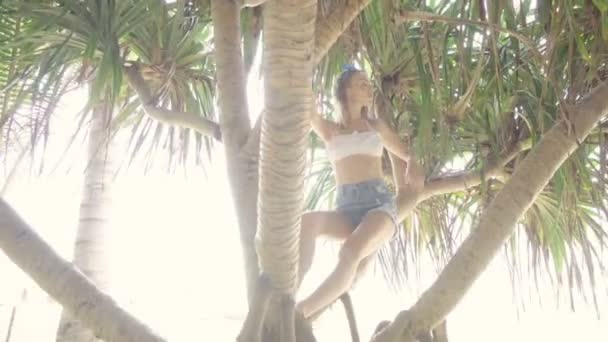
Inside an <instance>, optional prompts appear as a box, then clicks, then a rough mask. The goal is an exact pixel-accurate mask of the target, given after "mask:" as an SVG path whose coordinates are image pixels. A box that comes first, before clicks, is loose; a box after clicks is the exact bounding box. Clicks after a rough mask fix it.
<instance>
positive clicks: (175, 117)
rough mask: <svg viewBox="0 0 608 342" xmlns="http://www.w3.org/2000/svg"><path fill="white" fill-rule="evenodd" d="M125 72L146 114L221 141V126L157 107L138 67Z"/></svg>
mask: <svg viewBox="0 0 608 342" xmlns="http://www.w3.org/2000/svg"><path fill="white" fill-rule="evenodd" d="M124 70H125V75H126V76H127V81H128V82H129V86H131V88H133V90H134V91H135V93H137V96H138V97H139V100H140V102H141V104H142V106H143V108H144V111H145V112H146V114H148V115H149V116H151V117H152V118H154V119H156V120H158V121H160V122H162V123H165V124H167V125H176V126H180V127H184V128H190V129H193V130H195V131H197V132H199V133H200V134H203V135H207V136H211V137H213V138H215V139H217V140H218V141H221V139H222V136H221V132H220V126H219V125H218V124H217V123H215V122H213V121H211V120H208V119H205V118H204V117H202V116H200V115H198V114H195V113H187V112H178V111H174V110H169V109H164V108H159V107H157V106H156V105H155V103H154V97H153V96H152V93H151V91H150V89H149V88H148V86H147V85H146V82H145V81H144V79H143V78H142V77H141V74H140V73H139V71H138V70H137V66H136V65H135V64H133V65H131V66H126V67H124Z"/></svg>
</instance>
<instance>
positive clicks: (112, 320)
mask: <svg viewBox="0 0 608 342" xmlns="http://www.w3.org/2000/svg"><path fill="white" fill-rule="evenodd" d="M0 249H2V250H3V251H4V252H5V253H6V255H7V256H8V257H9V259H11V260H12V261H13V262H14V263H15V264H16V265H17V266H18V267H19V268H21V269H22V270H23V271H24V272H25V273H27V274H28V275H29V276H30V277H31V278H32V279H33V280H34V281H35V282H36V284H38V285H39V286H40V287H41V288H42V289H43V290H44V291H45V292H47V293H48V294H49V295H51V297H53V299H55V300H56V301H57V302H59V303H60V304H61V305H62V306H63V307H64V308H65V309H67V310H68V311H69V312H70V313H71V314H73V316H74V317H78V319H79V320H80V321H81V322H82V323H83V325H84V326H85V327H86V328H88V329H90V330H91V331H93V332H94V335H93V336H95V337H97V338H100V339H103V340H105V341H114V342H131V341H146V342H161V341H165V340H164V339H163V338H161V337H159V336H158V335H156V334H155V333H154V332H152V331H151V330H150V329H149V328H148V327H147V326H145V325H144V324H143V323H141V322H139V321H138V320H137V319H136V318H135V317H133V316H131V315H130V314H129V313H128V312H126V311H125V310H123V309H122V308H120V307H119V306H118V305H117V304H116V303H115V302H114V301H113V300H112V298H110V297H109V296H107V295H106V294H104V293H103V292H101V291H100V290H99V289H97V288H96V287H95V285H94V284H93V283H92V282H91V281H90V280H89V279H87V278H86V277H85V276H84V275H83V274H82V273H81V272H80V271H79V270H78V269H77V268H76V267H74V266H73V265H72V264H71V263H69V262H67V261H65V260H64V259H62V258H61V257H60V256H59V255H58V254H57V253H56V252H55V251H54V250H53V249H52V248H51V247H50V246H49V245H48V244H46V243H45V242H44V241H43V240H42V238H40V236H38V234H36V232H34V231H33V230H32V228H30V227H29V226H28V225H27V223H25V222H24V221H23V219H21V217H19V215H18V214H17V213H16V212H15V211H14V210H13V209H12V208H11V207H10V206H9V205H8V203H6V202H5V201H4V200H3V199H1V198H0Z"/></svg>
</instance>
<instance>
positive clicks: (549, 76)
mask: <svg viewBox="0 0 608 342" xmlns="http://www.w3.org/2000/svg"><path fill="white" fill-rule="evenodd" d="M486 5H487V8H486ZM602 6H603V5H601V2H590V1H578V0H560V1H541V2H535V1H531V0H524V1H518V2H511V1H506V2H505V1H500V2H477V1H473V2H471V1H464V0H457V1H426V2H420V1H410V0H401V1H373V2H372V3H371V4H370V5H369V6H368V7H367V8H366V9H365V10H364V11H363V13H362V14H361V15H360V16H359V18H358V21H357V25H359V31H360V32H361V39H362V42H363V48H362V49H361V51H359V53H358V57H357V58H359V59H360V64H361V65H363V66H364V67H366V68H368V70H369V71H370V75H371V77H372V80H373V82H374V83H375V84H376V85H377V89H378V92H379V94H378V96H377V98H378V99H379V101H382V106H379V108H382V110H383V111H384V112H383V113H379V114H380V115H383V116H384V117H385V118H386V119H388V120H389V121H390V122H391V123H392V124H393V126H394V127H396V128H397V129H398V130H399V133H400V134H401V135H403V136H409V137H411V138H412V139H413V142H414V145H413V146H412V147H413V150H414V153H415V155H416V156H417V158H418V159H419V161H420V162H421V163H422V164H423V166H424V169H425V170H426V175H427V177H429V178H433V177H440V176H441V175H443V174H445V173H446V172H450V171H451V170H453V169H454V168H455V169H457V170H480V169H481V170H483V167H484V166H485V165H486V164H487V162H488V159H489V158H490V156H492V155H496V154H499V153H500V152H501V151H504V150H505V149H508V148H509V146H512V145H513V144H516V143H518V142H521V141H531V143H532V145H534V144H535V143H536V142H537V141H538V140H539V139H540V137H541V136H542V135H543V134H544V132H545V131H546V130H547V129H549V128H550V127H551V126H552V125H553V124H554V123H555V122H557V121H558V120H561V119H563V118H564V117H568V115H569V113H568V110H569V108H571V107H569V106H570V105H572V104H574V103H575V102H576V101H577V100H578V99H580V98H581V97H582V96H584V95H585V94H586V93H587V92H588V91H589V89H591V88H593V87H594V86H595V85H597V84H598V83H599V82H602V81H604V80H606V79H607V78H608V77H607V76H608V73H607V69H606V65H608V64H607V62H608V58H607V57H608V54H607V52H608V44H607V42H608V41H607V40H606V39H605V38H604V37H606V32H608V30H607V29H606V28H607V27H608V26H607V25H606V23H608V21H607V20H606V15H607V11H608V9H607V8H604V7H605V6H604V7H602ZM556 8H560V9H561V8H564V9H566V8H567V10H555V9H556ZM402 15H403V16H405V17H406V18H408V19H406V20H405V22H403V23H401V22H402V21H403V20H400V18H401V17H400V16H402ZM346 56H347V53H346V51H344V49H342V47H341V46H339V45H336V46H334V47H333V48H332V49H331V50H330V51H329V54H328V55H327V57H326V58H325V59H323V61H322V63H321V64H320V65H319V67H318V69H317V74H316V80H317V82H316V84H317V86H318V88H319V91H321V92H322V94H321V95H320V96H321V97H323V98H328V97H329V96H330V94H331V93H330V91H331V90H332V88H333V84H334V82H335V77H336V76H337V75H338V74H339V73H340V71H341V70H340V66H341V64H342V63H343V62H344V61H347V60H348V58H347V57H346ZM465 95H466V96H465ZM328 107H329V109H328V112H332V111H333V108H332V107H331V106H328ZM455 109H456V110H455ZM607 126H608V125H606V123H605V122H604V123H602V124H601V125H600V127H599V128H597V129H596V130H594V132H592V134H591V135H590V136H589V138H588V139H586V141H584V142H581V147H580V148H579V149H578V150H577V152H576V153H575V154H574V155H573V156H572V157H571V158H570V159H569V160H568V162H566V163H565V164H564V165H563V167H562V168H560V170H559V172H558V173H557V174H556V176H555V177H554V178H553V179H552V180H551V182H550V183H549V185H548V186H547V188H546V189H545V192H544V193H543V195H542V196H541V197H540V198H539V199H538V201H537V202H536V203H535V204H534V205H533V206H532V207H531V208H530V210H529V211H528V212H527V213H526V215H525V216H524V217H523V218H522V220H521V223H520V225H521V229H520V230H519V231H518V233H517V234H515V235H514V236H513V238H512V239H511V241H510V242H509V244H508V245H507V246H506V247H505V255H506V258H507V260H508V263H509V265H510V267H511V270H512V276H513V281H514V284H515V285H516V286H518V287H526V286H527V284H532V283H533V282H527V280H529V279H543V281H544V280H546V279H547V278H549V281H551V279H553V280H552V281H553V282H554V284H555V288H556V289H561V290H564V289H566V290H567V292H569V293H570V297H571V298H573V299H572V301H574V298H576V297H577V296H576V295H577V294H580V295H581V296H582V297H585V296H586V298H587V299H589V300H590V301H593V298H594V296H595V295H596V292H597V291H603V290H604V289H602V288H601V284H603V283H606V282H605V280H606V273H605V268H606V262H605V260H604V259H605V258H604V259H602V254H601V250H602V248H604V245H605V243H606V238H605V235H606V232H607V230H606V228H605V222H606V219H607V218H608V210H607V208H606V200H605V199H606V198H608V197H607V193H606V191H607V190H606V189H607V187H606V184H607V179H606V170H607V168H608V163H607V160H608V158H607V155H608V147H607V146H608V143H607V142H606V141H607V138H608V135H607V134H606V127H607ZM525 155H526V152H522V153H520V154H519V155H517V156H516V157H515V158H514V159H513V160H511V161H510V162H509V163H508V164H507V165H506V166H505V169H504V172H505V173H506V175H508V174H509V173H511V172H513V171H514V170H515V169H516V168H517V166H518V164H519V162H520V161H521V160H522V159H523V158H524V157H525ZM316 177H317V178H316V180H315V179H313V178H311V179H310V184H311V185H310V189H312V190H311V192H310V195H309V202H308V204H309V206H310V207H313V204H314V203H315V200H317V201H318V199H320V198H323V197H322V194H320V193H319V192H320V191H322V189H325V188H326V189H327V191H334V190H333V189H334V188H332V187H325V186H324V185H323V184H325V183H326V182H327V180H326V178H325V174H318V175H316ZM501 188H502V183H501V182H500V181H498V180H491V181H487V182H483V183H482V184H481V185H480V186H478V187H477V188H475V189H473V190H469V191H467V192H457V193H452V194H447V195H442V196H436V197H434V198H431V199H429V200H426V201H425V202H423V203H421V204H420V205H418V207H417V208H416V210H415V211H414V212H413V213H412V215H411V216H410V217H409V218H408V219H406V221H405V222H403V229H402V231H401V232H400V235H399V236H398V238H397V239H395V240H394V241H392V242H391V244H390V245H389V246H387V247H386V248H385V249H384V250H383V251H382V253H381V254H380V259H379V260H380V264H381V266H382V268H383V271H384V274H385V276H386V277H387V279H388V280H389V281H390V282H391V284H393V285H394V286H401V285H404V284H406V283H409V282H411V281H413V280H415V279H416V278H417V277H416V275H417V269H419V268H420V267H421V265H422V264H424V263H426V262H431V263H433V264H434V265H435V267H436V268H437V269H441V268H442V267H443V266H444V265H445V262H446V261H447V260H449V258H450V256H451V253H452V252H453V251H454V250H455V248H456V247H457V246H458V245H459V243H460V242H461V241H462V239H463V238H464V236H466V234H468V227H470V226H471V225H472V224H473V223H474V222H475V221H476V220H477V219H478V218H479V215H480V213H481V212H482V211H483V209H484V208H485V207H486V206H487V205H488V204H489V203H490V202H491V201H492V198H493V196H494V195H495V194H496V193H497V192H498V191H500V189H501ZM528 256H529V258H530V259H528ZM543 275H546V276H545V277H543ZM516 279H523V280H522V281H523V282H515V280H516ZM602 279H603V280H604V281H603V282H602V281H600V280H602ZM589 290H591V291H589ZM515 292H517V293H523V291H515ZM562 292H564V291H562ZM597 293H599V292H597Z"/></svg>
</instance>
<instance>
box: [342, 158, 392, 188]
mask: <svg viewBox="0 0 608 342" xmlns="http://www.w3.org/2000/svg"><path fill="white" fill-rule="evenodd" d="M334 173H335V176H336V183H337V184H338V185H342V184H355V183H360V182H364V181H366V180H370V179H374V178H383V174H382V161H381V159H380V158H378V157H372V156H367V155H355V156H350V157H346V158H344V159H340V160H338V161H336V162H335V163H334Z"/></svg>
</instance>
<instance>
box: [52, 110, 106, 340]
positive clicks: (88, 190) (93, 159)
mask: <svg viewBox="0 0 608 342" xmlns="http://www.w3.org/2000/svg"><path fill="white" fill-rule="evenodd" d="M110 117H111V108H109V106H108V105H107V103H102V104H100V105H98V106H97V107H95V108H94V110H93V115H92V120H91V121H92V123H91V131H90V133H89V143H88V144H89V146H88V163H87V165H86V171H85V180H84V191H83V197H82V201H81V203H80V218H79V222H78V231H77V233H76V234H77V235H76V243H75V247H74V260H73V262H74V264H75V265H76V267H78V268H79V269H80V270H81V271H82V272H83V273H84V274H85V275H86V276H87V278H89V279H90V280H91V281H92V282H93V283H94V284H95V286H96V287H97V288H99V289H100V290H102V291H106V290H108V285H109V284H108V281H109V277H108V268H107V265H106V262H107V261H108V252H109V251H108V247H109V244H108V242H109V241H108V237H107V235H108V221H109V218H108V210H109V207H110V187H111V177H112V175H111V171H112V169H113V167H112V160H111V159H110V158H111V149H110V141H109V140H110V135H109V133H110V130H109V127H108V123H109V118H110ZM57 341H58V342H89V341H97V339H96V338H95V336H94V335H93V333H92V332H91V331H90V330H89V329H87V328H85V327H83V326H82V324H81V323H80V321H79V320H77V319H74V318H73V317H71V316H70V315H69V314H68V313H67V312H65V311H64V312H63V313H62V315H61V320H60V323H59V329H58V332H57Z"/></svg>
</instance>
